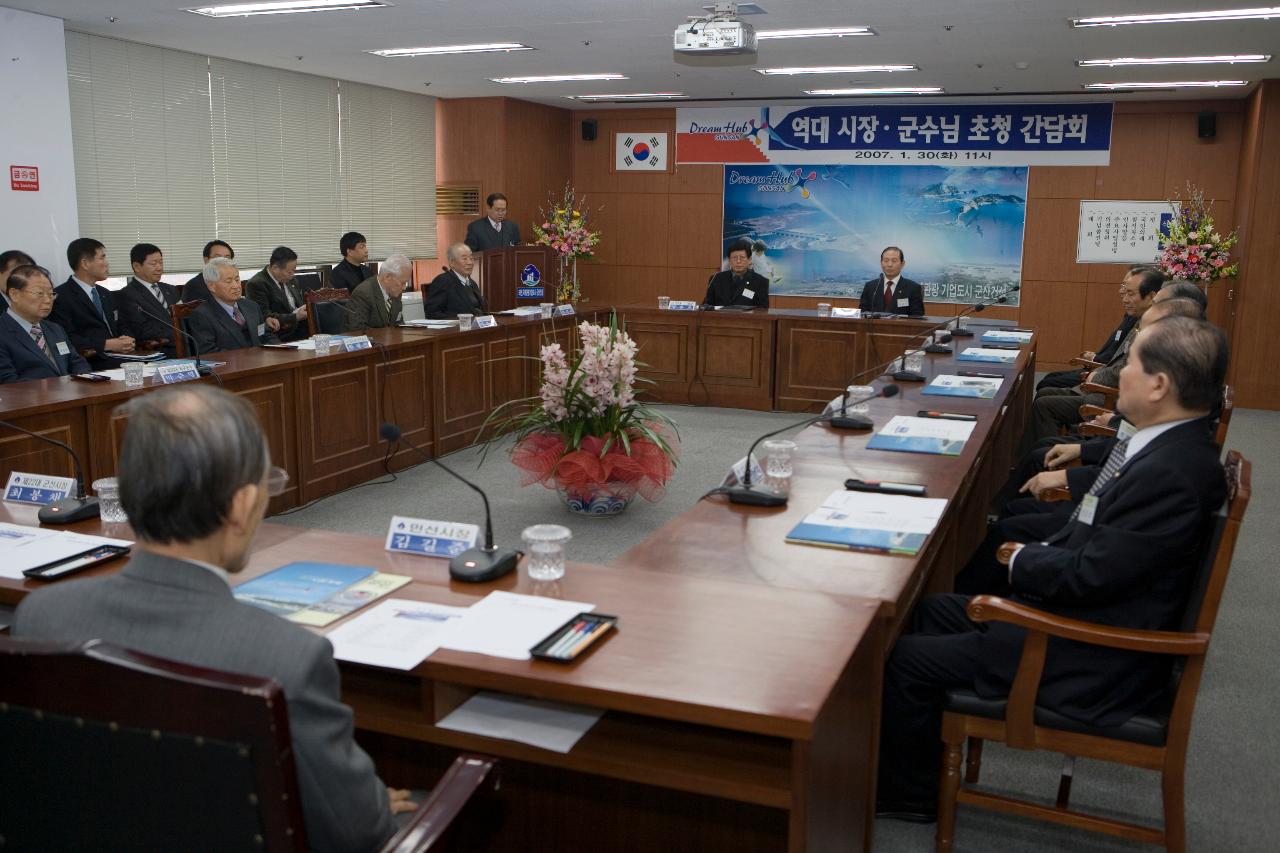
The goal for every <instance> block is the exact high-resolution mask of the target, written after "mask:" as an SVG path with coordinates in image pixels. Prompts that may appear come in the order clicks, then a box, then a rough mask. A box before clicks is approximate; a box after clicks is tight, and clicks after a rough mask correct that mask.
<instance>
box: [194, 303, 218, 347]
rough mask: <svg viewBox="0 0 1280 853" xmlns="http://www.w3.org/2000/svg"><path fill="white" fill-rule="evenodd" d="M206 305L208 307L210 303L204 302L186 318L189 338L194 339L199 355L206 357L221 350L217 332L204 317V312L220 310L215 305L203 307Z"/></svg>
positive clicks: (211, 323)
mask: <svg viewBox="0 0 1280 853" xmlns="http://www.w3.org/2000/svg"><path fill="white" fill-rule="evenodd" d="M208 305H210V303H209V302H205V303H204V305H201V306H200V307H199V308H197V309H196V310H195V311H193V312H192V313H191V316H189V317H187V331H188V332H189V333H190V335H191V337H193V338H195V342H196V346H197V347H198V348H199V354H200V355H207V354H209V353H211V352H217V351H218V350H219V349H221V348H220V347H219V346H218V332H217V330H216V329H215V328H214V326H213V322H212V321H211V320H210V319H209V318H208V317H207V316H205V311H207V310H212V311H221V310H222V309H221V308H220V307H218V306H216V305H213V306H212V307H210V308H206V307H205V306H208ZM195 354H196V353H192V355H195Z"/></svg>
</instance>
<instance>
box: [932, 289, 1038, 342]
mask: <svg viewBox="0 0 1280 853" xmlns="http://www.w3.org/2000/svg"><path fill="white" fill-rule="evenodd" d="M1021 289H1022V285H1021V284H1015V285H1014V286H1013V287H1010V288H1009V289H1008V290H1006V291H1005V292H1004V293H1002V294H1000V295H999V296H997V297H996V298H995V299H992V300H990V301H989V302H987V303H985V304H984V303H982V302H979V303H977V304H976V305H970V306H969V307H968V308H966V309H964V310H963V311H961V312H960V313H959V314H957V315H956V316H955V318H954V319H955V322H956V325H955V328H953V329H951V337H953V338H972V337H973V331H972V330H970V329H966V328H964V327H962V326H961V325H960V321H961V320H963V319H964V318H965V317H967V316H968V315H970V314H976V313H978V312H979V311H985V310H986V309H987V308H990V307H991V306H992V305H997V304H1000V303H1004V302H1008V301H1009V294H1010V293H1017V292H1018V291H1019V290H1021ZM947 322H951V321H950V320H948V321H947ZM947 352H950V350H947Z"/></svg>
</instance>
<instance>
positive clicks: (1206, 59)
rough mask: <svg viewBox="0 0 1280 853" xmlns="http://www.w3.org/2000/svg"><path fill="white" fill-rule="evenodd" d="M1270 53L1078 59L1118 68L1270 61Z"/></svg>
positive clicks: (1092, 65) (1081, 62)
mask: <svg viewBox="0 0 1280 853" xmlns="http://www.w3.org/2000/svg"><path fill="white" fill-rule="evenodd" d="M1270 61H1271V54H1269V53H1242V54H1238V55H1235V56H1166V57H1159V58H1153V59H1136V58H1124V59H1077V60H1076V65H1079V66H1080V67H1081V68H1100V67H1106V68H1118V67H1120V66H1122V65H1216V64H1221V63H1227V64H1235V63H1237V62H1270Z"/></svg>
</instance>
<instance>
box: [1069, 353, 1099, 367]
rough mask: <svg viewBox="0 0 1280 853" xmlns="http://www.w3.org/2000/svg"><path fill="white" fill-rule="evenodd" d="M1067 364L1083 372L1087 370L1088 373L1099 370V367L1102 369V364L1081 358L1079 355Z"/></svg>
mask: <svg viewBox="0 0 1280 853" xmlns="http://www.w3.org/2000/svg"><path fill="white" fill-rule="evenodd" d="M1067 364H1073V365H1075V366H1076V367H1078V368H1080V369H1081V370H1086V371H1087V370H1097V369H1098V368H1099V367H1102V362H1100V361H1094V360H1093V359H1089V358H1085V357H1084V356H1081V355H1078V356H1076V357H1075V358H1073V359H1071V360H1070V361H1069V362H1067Z"/></svg>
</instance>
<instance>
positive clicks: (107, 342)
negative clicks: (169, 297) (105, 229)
mask: <svg viewBox="0 0 1280 853" xmlns="http://www.w3.org/2000/svg"><path fill="white" fill-rule="evenodd" d="M67 265H68V266H70V267H71V269H72V273H71V278H69V279H67V280H66V281H64V282H63V283H62V284H60V285H58V287H57V293H58V300H57V302H55V303H54V304H53V314H51V315H50V319H51V320H53V321H54V322H55V323H57V324H58V325H59V326H61V327H62V328H63V329H64V330H65V331H66V333H67V335H68V336H69V337H70V338H71V345H72V346H73V347H75V348H76V349H77V350H79V351H80V354H81V355H83V356H84V357H85V358H86V359H87V360H88V362H89V365H90V366H91V367H92V368H93V369H94V370H110V369H111V368H114V367H119V366H120V362H119V361H117V360H116V359H114V358H112V357H111V353H115V352H118V353H131V352H133V350H134V340H133V337H132V336H131V335H129V334H128V332H127V330H126V329H125V327H124V322H123V318H122V317H121V316H120V312H119V310H118V309H117V307H116V301H115V296H114V294H112V292H111V291H110V290H107V289H106V288H105V287H102V286H101V285H99V284H98V282H100V281H103V280H105V279H106V278H107V276H108V275H109V274H110V269H109V267H108V265H107V249H106V247H105V246H103V245H102V244H101V243H99V242H98V241H97V240H94V239H93V238H92V237H80V238H79V239H76V240H72V241H71V245H69V246H67Z"/></svg>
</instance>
